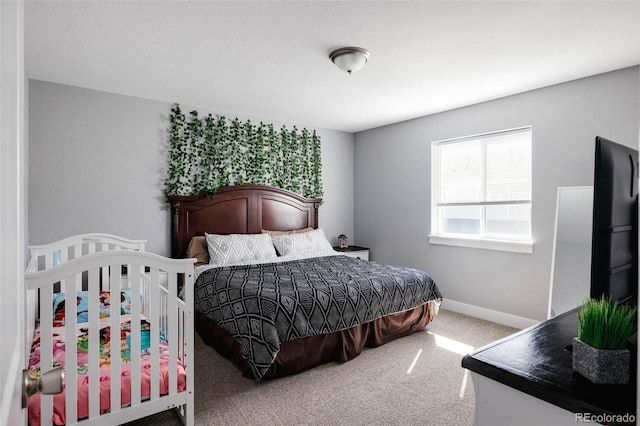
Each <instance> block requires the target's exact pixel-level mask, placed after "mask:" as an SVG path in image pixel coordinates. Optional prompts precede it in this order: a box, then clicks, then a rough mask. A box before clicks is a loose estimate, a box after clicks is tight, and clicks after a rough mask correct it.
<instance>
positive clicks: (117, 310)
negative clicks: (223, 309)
mask: <svg viewBox="0 0 640 426" xmlns="http://www.w3.org/2000/svg"><path fill="white" fill-rule="evenodd" d="M144 246H145V242H144V241H142V240H129V239H125V238H121V237H118V236H114V235H109V234H83V235H77V236H73V237H70V238H66V239H64V240H61V241H58V242H55V243H52V244H48V245H39V246H31V247H30V248H29V249H30V250H29V252H30V260H29V263H28V266H27V271H26V274H25V282H26V289H27V306H28V307H27V314H28V315H29V317H28V318H29V322H28V324H29V330H28V332H29V333H30V337H32V339H31V340H29V344H30V347H29V348H28V353H29V365H28V368H27V374H28V375H29V376H30V377H32V378H38V377H40V375H41V372H47V371H49V370H51V369H52V368H56V367H62V368H64V382H65V384H64V389H63V392H62V393H60V394H56V395H41V394H40V393H35V394H33V395H31V396H30V397H29V398H28V401H27V406H28V420H29V424H30V425H31V426H38V425H40V424H45V425H49V424H55V425H63V424H66V425H71V424H77V423H78V424H83V425H84V424H122V423H126V422H129V421H132V420H136V419H138V418H141V417H145V416H148V415H150V414H153V413H156V412H159V411H164V410H167V409H171V408H175V409H176V411H177V412H178V415H179V416H180V418H181V419H182V421H183V422H184V423H185V424H188V425H192V424H193V421H194V419H193V414H194V408H193V382H194V380H193V298H192V287H193V267H194V266H193V263H194V261H193V260H192V259H180V260H179V259H171V258H167V257H163V256H159V255H156V254H152V253H147V252H145V251H144ZM181 288H184V290H185V292H184V294H185V297H184V300H183V299H181V298H180V297H178V293H179V291H180V289H181ZM69 300H72V301H73V303H66V302H67V301H69ZM69 347H72V348H74V349H75V350H67V349H68V348H69ZM136 348H139V349H136ZM116 355H118V356H116ZM69 366H74V367H73V368H70V367H69Z"/></svg>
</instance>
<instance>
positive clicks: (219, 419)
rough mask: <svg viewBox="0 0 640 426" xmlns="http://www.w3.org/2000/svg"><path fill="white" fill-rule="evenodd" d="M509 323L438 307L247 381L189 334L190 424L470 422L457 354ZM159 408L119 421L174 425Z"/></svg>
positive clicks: (470, 400) (466, 378) (468, 389)
mask: <svg viewBox="0 0 640 426" xmlns="http://www.w3.org/2000/svg"><path fill="white" fill-rule="evenodd" d="M515 331H517V330H516V329H513V328H510V327H505V326H502V325H499V324H494V323H491V322H488V321H483V320H479V319H476V318H471V317H468V316H465V315H461V314H458V313H454V312H451V311H447V310H446V309H441V310H440V313H439V314H438V316H437V317H436V318H435V319H434V320H433V322H432V323H431V324H429V326H427V328H426V329H425V330H423V331H421V332H418V333H415V334H413V335H411V336H407V337H403V338H401V339H398V340H395V341H393V342H390V343H388V344H386V345H384V346H381V347H378V348H374V349H365V350H364V352H363V353H362V354H360V356H358V357H357V358H355V359H353V360H351V361H349V362H346V363H342V364H339V363H331V364H325V365H322V366H319V367H316V368H314V369H312V370H309V371H306V372H303V373H300V374H297V375H294V376H290V377H284V378H281V379H276V380H272V381H266V382H255V381H252V380H250V379H247V378H244V377H242V376H241V375H240V372H239V370H238V369H237V368H236V367H235V366H234V365H233V364H231V363H230V362H229V361H227V360H226V359H225V358H223V357H222V356H220V355H219V354H218V353H217V352H216V351H215V350H213V349H212V348H210V347H209V346H207V345H206V344H205V343H204V342H203V341H202V339H201V338H200V337H199V336H198V334H196V338H195V389H196V391H195V424H196V425H217V426H222V425H261V426H268V425H355V426H358V425H363V426H364V425H407V424H414V425H433V426H439V425H443V426H444V425H446V426H449V425H454V424H455V425H459V426H463V425H472V424H473V414H474V392H473V384H472V381H471V376H470V374H469V372H468V371H466V370H464V369H463V368H462V367H461V366H460V362H461V360H462V357H463V356H464V355H465V354H466V353H468V352H470V351H472V350H473V349H477V348H479V347H481V346H484V345H486V344H488V343H491V342H493V341H495V340H498V339H500V338H502V337H505V336H508V335H509V334H512V333H514V332H515ZM180 424H181V422H180V419H179V418H178V416H177V415H176V414H175V412H173V411H165V412H162V413H158V414H155V415H153V416H150V417H146V418H144V419H140V420H137V421H135V422H131V423H128V424H127V426H151V425H153V426H173V425H180Z"/></svg>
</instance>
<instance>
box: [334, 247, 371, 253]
mask: <svg viewBox="0 0 640 426" xmlns="http://www.w3.org/2000/svg"><path fill="white" fill-rule="evenodd" d="M333 249H334V250H335V251H342V252H346V251H361V250H369V247H360V246H349V247H344V248H343V247H340V246H335V247H334V248H333Z"/></svg>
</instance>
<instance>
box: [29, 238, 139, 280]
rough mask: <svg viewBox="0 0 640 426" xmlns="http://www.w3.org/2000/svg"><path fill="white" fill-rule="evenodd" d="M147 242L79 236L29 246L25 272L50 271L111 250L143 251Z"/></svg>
mask: <svg viewBox="0 0 640 426" xmlns="http://www.w3.org/2000/svg"><path fill="white" fill-rule="evenodd" d="M146 242H147V240H130V239H128V238H123V237H120V236H117V235H111V234H95V233H92V234H79V235H74V236H72V237H69V238H65V239H63V240H59V241H56V242H54V243H50V244H41V245H32V246H29V264H28V265H27V272H34V271H42V270H46V269H51V268H52V267H54V266H58V265H59V264H61V263H65V262H67V261H69V260H72V259H76V258H78V257H81V256H84V255H87V254H92V253H99V252H103V251H112V250H125V249H129V250H138V251H145V244H146Z"/></svg>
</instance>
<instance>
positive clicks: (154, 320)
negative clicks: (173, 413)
mask: <svg viewBox="0 0 640 426" xmlns="http://www.w3.org/2000/svg"><path fill="white" fill-rule="evenodd" d="M150 276H151V285H150V286H149V287H150V288H149V292H150V294H149V296H150V297H149V299H150V301H149V311H150V312H149V322H150V323H151V347H150V348H149V349H150V351H151V389H150V391H151V392H150V395H149V396H150V397H151V400H155V399H158V398H159V397H160V385H159V376H160V368H159V367H160V355H159V350H160V349H159V343H160V326H159V324H160V318H159V309H158V307H159V305H160V286H159V285H158V282H159V276H158V268H151V271H150Z"/></svg>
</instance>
